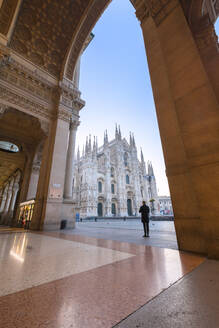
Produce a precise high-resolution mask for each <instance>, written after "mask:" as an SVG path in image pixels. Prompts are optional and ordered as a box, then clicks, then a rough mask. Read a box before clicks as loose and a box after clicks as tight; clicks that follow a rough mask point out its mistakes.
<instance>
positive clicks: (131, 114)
mask: <svg viewBox="0 0 219 328" xmlns="http://www.w3.org/2000/svg"><path fill="white" fill-rule="evenodd" d="M217 25H219V24H217ZM218 27H219V26H218ZM93 33H94V34H95V37H94V39H93V40H92V42H91V43H90V45H89V46H88V48H87V49H86V51H85V52H84V54H83V56H82V60H81V78H80V90H81V92H82V98H83V99H84V100H85V101H86V106H85V108H83V109H82V111H81V113H80V121H81V125H80V127H79V128H78V133H77V145H79V146H80V149H82V147H83V144H84V143H85V139H86V136H88V135H89V134H91V135H92V136H93V135H95V136H97V137H98V143H99V146H100V145H102V142H103V133H104V130H105V129H107V130H108V136H109V139H110V140H111V139H113V138H114V131H115V124H116V123H118V124H120V126H121V130H122V135H123V136H124V137H126V138H127V139H128V138H129V131H131V132H133V133H134V135H135V140H136V144H137V147H138V149H139V150H140V147H142V150H143V153H144V157H145V160H151V161H152V164H153V166H154V171H155V175H156V178H157V186H158V192H159V194H160V195H168V194H169V188H168V182H167V179H166V174H165V165H164V160H163V153H162V147H161V142H160V136H159V130H158V125H157V119H156V114H155V107H154V100H153V95H152V90H151V83H150V77H149V72H148V66H147V60H146V55H145V48H144V42H143V38H142V33H141V28H140V25H139V22H138V20H137V19H136V17H135V11H134V8H133V7H132V5H131V4H130V2H129V1H128V0H116V1H115V0H114V1H112V3H111V4H110V5H109V7H108V8H107V10H106V11H105V12H104V14H103V15H102V17H101V18H100V20H99V21H98V23H97V24H96V26H95V28H94V30H93ZM139 153H140V151H139Z"/></svg>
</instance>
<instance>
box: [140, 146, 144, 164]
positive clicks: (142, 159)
mask: <svg viewBox="0 0 219 328" xmlns="http://www.w3.org/2000/svg"><path fill="white" fill-rule="evenodd" d="M141 163H142V164H143V163H144V155H143V152H142V148H141Z"/></svg>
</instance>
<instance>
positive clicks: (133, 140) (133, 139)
mask: <svg viewBox="0 0 219 328" xmlns="http://www.w3.org/2000/svg"><path fill="white" fill-rule="evenodd" d="M132 144H133V147H134V148H136V145H135V137H134V133H132Z"/></svg>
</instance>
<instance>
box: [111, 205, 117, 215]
mask: <svg viewBox="0 0 219 328" xmlns="http://www.w3.org/2000/svg"><path fill="white" fill-rule="evenodd" d="M112 215H116V204H115V203H112Z"/></svg>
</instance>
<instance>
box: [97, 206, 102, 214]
mask: <svg viewBox="0 0 219 328" xmlns="http://www.w3.org/2000/svg"><path fill="white" fill-rule="evenodd" d="M97 214H98V216H103V204H102V203H98V205H97Z"/></svg>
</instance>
